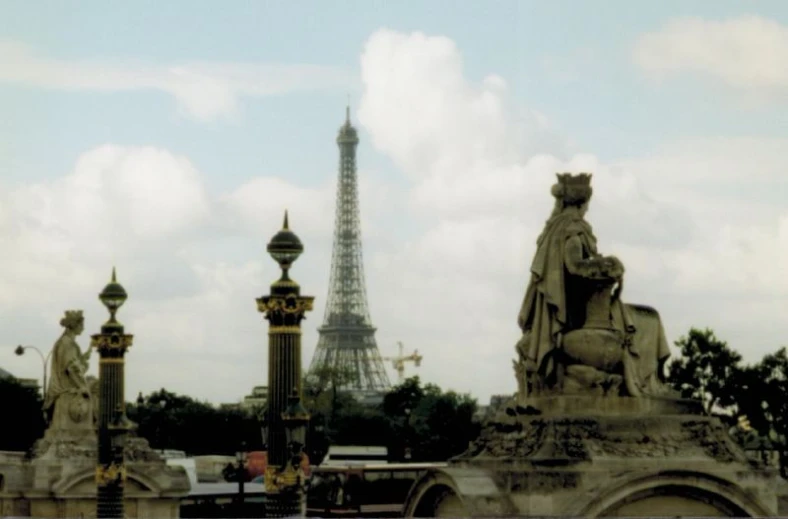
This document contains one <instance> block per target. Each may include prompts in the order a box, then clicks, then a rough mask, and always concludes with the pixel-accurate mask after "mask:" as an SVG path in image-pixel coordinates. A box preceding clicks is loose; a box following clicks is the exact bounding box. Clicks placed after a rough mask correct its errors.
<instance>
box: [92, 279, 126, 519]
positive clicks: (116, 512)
mask: <svg viewBox="0 0 788 519" xmlns="http://www.w3.org/2000/svg"><path fill="white" fill-rule="evenodd" d="M127 297H128V296H127V294H126V290H125V289H124V288H123V287H122V286H121V285H120V283H118V282H117V280H116V279H115V269H114V268H113V269H112V280H111V281H110V282H109V284H108V285H107V286H106V287H104V290H102V292H101V294H99V299H100V300H101V302H102V303H104V306H106V307H107V309H108V310H109V314H110V318H109V321H107V322H106V323H104V325H103V326H102V327H101V333H98V334H95V335H93V336H92V337H91V347H93V348H96V350H97V351H98V353H99V416H98V464H97V466H96V486H97V487H98V493H97V496H96V517H98V518H104V517H112V518H122V517H123V516H124V509H123V487H124V483H125V481H126V467H125V464H124V459H123V453H124V446H125V444H126V436H127V434H128V431H129V429H130V425H131V422H130V421H129V420H128V418H126V403H125V398H124V389H125V384H124V371H125V369H124V368H125V365H124V362H125V360H124V357H125V355H126V350H128V349H129V347H130V346H131V343H132V339H133V336H132V335H129V334H126V333H124V329H123V325H122V324H121V323H119V322H118V321H117V320H116V319H115V313H116V312H117V311H118V308H120V307H121V306H122V305H123V303H124V302H125V301H126V298H127Z"/></svg>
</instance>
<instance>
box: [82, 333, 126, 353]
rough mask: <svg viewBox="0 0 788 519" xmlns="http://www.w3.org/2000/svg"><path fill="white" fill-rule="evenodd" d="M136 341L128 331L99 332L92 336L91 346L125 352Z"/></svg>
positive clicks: (100, 349)
mask: <svg viewBox="0 0 788 519" xmlns="http://www.w3.org/2000/svg"><path fill="white" fill-rule="evenodd" d="M132 342H134V336H133V335H131V334H128V333H111V334H105V333H97V334H95V335H91V336H90V347H91V348H96V350H98V351H99V352H101V351H123V352H125V351H126V350H128V349H129V348H130V347H131V344H132Z"/></svg>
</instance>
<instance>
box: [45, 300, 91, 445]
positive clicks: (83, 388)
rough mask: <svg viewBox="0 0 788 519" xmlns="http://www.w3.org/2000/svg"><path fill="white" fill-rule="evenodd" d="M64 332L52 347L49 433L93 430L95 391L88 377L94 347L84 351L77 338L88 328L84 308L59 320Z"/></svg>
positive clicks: (67, 313) (48, 393)
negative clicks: (93, 391)
mask: <svg viewBox="0 0 788 519" xmlns="http://www.w3.org/2000/svg"><path fill="white" fill-rule="evenodd" d="M60 325H61V326H62V327H63V328H64V330H63V334H62V335H61V336H60V338H59V339H58V340H57V342H55V345H54V347H53V350H52V366H51V368H50V369H51V375H50V378H49V380H50V382H49V385H48V387H47V394H46V397H45V398H44V411H45V413H47V414H49V416H50V417H51V418H50V423H49V431H48V432H50V434H51V433H54V434H58V433H61V432H79V431H91V432H92V431H93V429H94V421H93V414H94V405H93V394H92V389H93V388H91V387H90V383H89V381H88V377H87V370H88V361H89V359H90V353H91V350H90V349H88V350H87V351H86V352H84V353H83V352H82V350H81V349H80V347H79V344H77V341H76V338H77V337H78V336H79V335H80V334H81V333H82V332H83V331H84V329H85V318H84V317H83V315H82V310H67V311H66V313H65V316H64V317H63V318H62V319H61V320H60Z"/></svg>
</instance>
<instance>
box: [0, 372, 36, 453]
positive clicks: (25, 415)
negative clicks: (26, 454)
mask: <svg viewBox="0 0 788 519" xmlns="http://www.w3.org/2000/svg"><path fill="white" fill-rule="evenodd" d="M0 402H2V406H3V409H0V416H5V417H7V419H6V421H5V423H4V425H3V427H0V450H3V451H27V450H29V449H30V448H31V447H32V446H33V444H34V443H35V442H36V440H38V439H39V438H41V437H42V436H43V435H44V430H45V429H46V423H45V422H44V414H43V412H42V410H41V408H42V405H43V402H42V400H41V396H40V395H39V392H38V389H36V388H31V387H27V386H24V385H22V384H21V383H20V382H19V381H17V380H15V379H13V378H0Z"/></svg>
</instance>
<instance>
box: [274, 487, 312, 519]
mask: <svg viewBox="0 0 788 519" xmlns="http://www.w3.org/2000/svg"><path fill="white" fill-rule="evenodd" d="M265 516H266V517H303V516H304V495H303V493H301V492H298V491H291V492H287V491H285V492H282V493H278V494H266V496H265Z"/></svg>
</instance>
